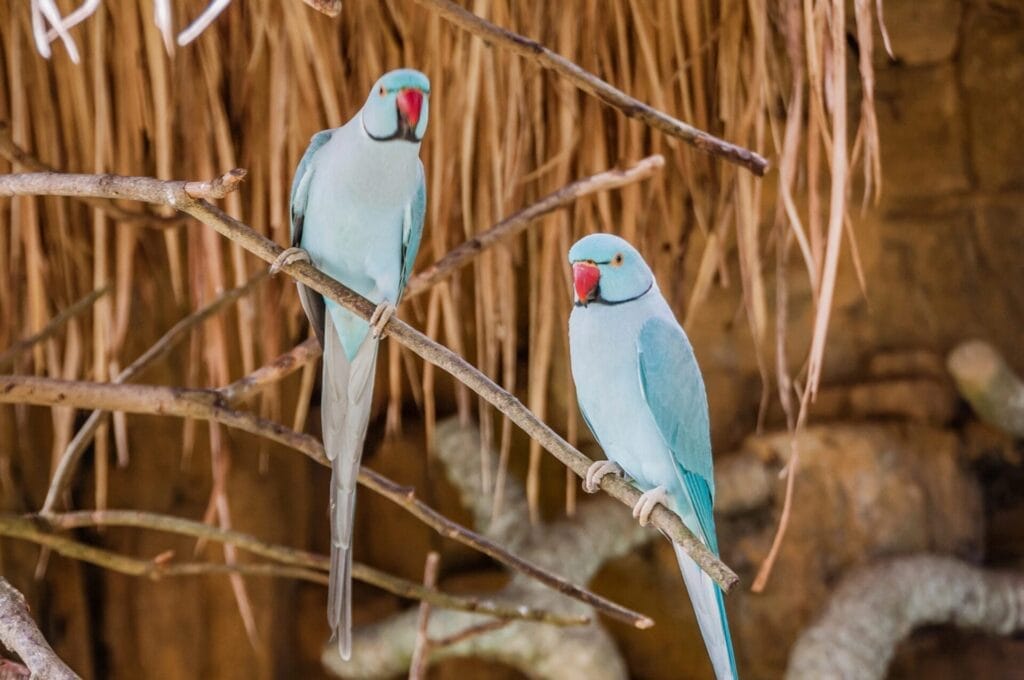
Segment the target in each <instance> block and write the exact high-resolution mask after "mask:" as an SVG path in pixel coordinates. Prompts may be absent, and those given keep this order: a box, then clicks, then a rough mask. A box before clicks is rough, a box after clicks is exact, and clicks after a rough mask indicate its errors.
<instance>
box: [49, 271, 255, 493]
mask: <svg viewBox="0 0 1024 680" xmlns="http://www.w3.org/2000/svg"><path fill="white" fill-rule="evenodd" d="M268 275H269V273H268V272H266V271H264V272H261V273H259V274H257V275H256V276H254V277H253V278H251V279H249V281H248V282H247V283H245V284H243V285H241V286H238V287H237V288H232V289H231V290H229V291H226V292H224V293H223V294H222V295H220V296H219V297H217V298H216V299H215V300H213V301H211V302H210V303H209V304H207V305H205V306H204V307H202V308H200V309H198V310H196V311H195V312H193V313H191V314H189V315H188V316H186V317H185V318H184V319H182V320H181V321H179V322H178V323H176V324H174V325H173V326H171V328H170V329H169V330H168V331H167V332H166V333H164V334H163V335H162V336H160V338H159V339H158V340H157V341H156V342H155V343H153V344H152V345H151V346H150V347H149V349H147V350H146V351H145V352H143V353H142V354H140V355H139V356H138V358H137V359H135V361H133V362H132V363H131V364H129V365H128V366H127V367H126V368H125V369H124V370H122V371H121V372H120V373H118V374H117V375H116V376H115V377H114V380H113V383H114V384H117V385H120V384H122V383H126V382H128V381H129V380H131V379H132V378H134V377H135V376H137V375H138V374H140V373H141V372H142V371H143V370H145V369H146V368H147V367H149V366H150V365H151V364H152V363H153V362H155V361H156V360H157V359H159V358H161V357H163V356H164V355H166V354H167V353H168V352H170V351H171V350H172V349H173V348H174V347H175V346H176V345H177V344H178V343H179V342H180V341H181V340H183V339H184V338H185V337H186V336H187V335H188V333H189V332H190V331H191V330H192V329H193V328H194V327H196V326H198V325H199V324H201V323H203V322H204V321H206V320H207V319H209V318H210V317H211V316H213V315H214V314H216V313H218V312H219V311H221V310H222V309H223V308H224V307H226V306H227V305H229V304H231V303H233V302H235V301H237V300H238V299H240V298H241V297H242V296H244V295H247V294H248V293H250V292H251V291H252V290H253V289H255V288H256V286H257V285H259V283H260V282H261V281H263V280H264V279H266V278H267V277H268ZM105 414H106V412H105V411H93V412H92V413H90V414H89V417H88V418H86V420H85V423H84V424H83V425H82V427H80V428H79V429H78V432H76V433H75V436H74V437H73V438H72V439H71V441H70V442H68V445H67V448H65V449H64V451H63V453H61V456H60V460H59V461H58V462H57V468H56V470H54V473H53V479H52V480H51V481H50V488H49V489H47V491H46V500H45V501H44V502H43V507H42V512H44V513H45V512H52V511H53V510H54V509H55V508H56V507H57V502H58V501H59V500H60V496H61V494H63V493H64V490H65V489H66V488H67V486H68V484H70V483H71V476H72V475H73V474H74V472H75V469H76V468H77V467H78V463H79V461H81V459H82V455H83V454H84V453H85V450H86V448H88V446H89V444H90V443H91V442H92V438H93V436H94V435H95V434H96V430H97V429H98V428H99V426H100V423H102V422H103V417H104V415H105Z"/></svg>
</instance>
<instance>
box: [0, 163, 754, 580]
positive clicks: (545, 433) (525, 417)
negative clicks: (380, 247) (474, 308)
mask: <svg viewBox="0 0 1024 680" xmlns="http://www.w3.org/2000/svg"><path fill="white" fill-rule="evenodd" d="M238 176H239V172H238V171H234V170H233V171H231V172H229V173H228V174H227V175H225V177H238ZM214 183H215V182H214ZM214 183H205V184H206V185H211V184H214ZM197 186H202V184H198V183H194V182H192V183H190V182H182V181H161V180H158V179H154V178H151V177H121V176H115V175H63V174H56V173H38V174H23V175H7V176H2V177H0V196H2V195H21V194H33V195H55V196H93V197H102V198H132V199H135V200H139V201H148V202H151V203H161V204H164V205H171V206H173V207H175V208H177V209H178V210H181V211H182V212H185V213H188V214H189V215H192V216H193V217H195V218H196V219H197V220H199V221H200V222H202V223H203V224H206V225H207V226H209V227H211V228H213V229H214V230H216V231H217V232H218V233H219V234H221V235H222V236H224V237H225V238H228V239H230V240H232V241H234V242H235V243H237V244H239V245H240V246H242V247H243V248H245V249H246V250H248V251H249V252H250V253H252V254H254V255H256V256H257V257H259V258H260V259H262V260H264V261H265V262H267V263H272V262H274V261H275V260H277V258H278V256H279V255H280V254H281V252H282V249H281V247H280V246H278V245H277V244H276V243H274V242H273V241H271V240H270V239H268V238H266V237H265V236H263V235H262V234H260V233H258V232H256V231H255V230H253V229H252V228H251V227H249V226H248V225H246V224H244V223H242V222H240V221H239V220H236V219H235V218H233V217H231V216H230V215H228V214H227V213H225V212H224V211H222V210H220V209H219V208H217V207H216V206H214V205H212V204H210V203H208V202H206V201H204V200H197V199H196V198H194V197H193V195H191V194H190V193H189V188H190V187H192V188H193V190H194V189H195V187H197ZM282 271H284V272H285V273H287V274H288V275H289V276H291V277H292V278H294V279H295V280H297V281H299V282H300V283H303V284H305V285H306V286H308V287H309V288H312V289H313V290H315V291H316V292H318V293H320V294H321V295H324V296H326V297H327V298H329V299H331V300H333V301H335V302H337V303H338V304H340V305H342V306H343V307H345V308H346V309H348V310H349V311H351V312H353V313H355V314H357V315H359V316H360V317H362V318H363V319H366V320H369V318H370V316H371V315H372V314H373V312H374V310H375V308H376V307H375V305H374V304H373V303H372V302H370V301H369V300H367V299H366V298H364V297H362V296H361V295H359V294H357V293H355V292H354V291H352V290H351V289H349V288H348V287H346V286H345V285H343V284H342V283H340V282H338V281H336V280H335V279H333V278H331V277H330V276H328V275H327V274H325V273H324V272H322V271H320V270H319V269H317V268H316V267H314V266H313V265H312V264H310V263H309V262H293V263H291V264H287V265H285V266H284V267H282ZM385 332H386V334H388V335H391V336H392V337H393V338H395V340H397V341H398V342H399V343H400V344H402V345H403V346H404V347H406V348H408V349H410V350H412V351H413V352H415V353H416V354H418V355H419V356H420V357H422V358H423V359H425V360H426V361H429V362H430V363H432V364H434V365H435V366H437V367H439V368H441V369H443V370H445V371H447V372H448V373H450V374H451V375H453V376H454V377H455V378H457V379H458V380H459V381H460V382H462V383H463V384H464V385H466V386H467V387H469V388H470V389H471V390H473V391H474V392H476V393H477V394H478V395H480V396H481V397H483V398H484V399H485V400H486V401H487V402H488V403H490V404H491V405H492V406H494V407H495V408H497V409H498V410H499V411H501V412H502V413H503V414H505V415H506V416H508V418H509V419H510V420H512V421H513V422H514V423H516V425H518V426H519V427H520V428H522V430H523V431H524V432H526V434H528V435H529V436H530V437H531V438H533V439H534V440H535V441H536V442H538V443H539V444H540V445H541V446H542V447H543V448H544V449H546V450H547V451H548V452H550V453H551V454H552V455H554V456H555V457H556V458H558V460H560V461H561V462H562V464H563V465H565V466H566V467H568V468H569V469H571V470H572V471H573V472H574V473H575V474H576V476H578V477H580V478H583V476H584V475H585V474H586V471H587V469H588V468H589V467H590V464H591V463H592V462H593V461H592V460H591V459H589V458H587V457H586V456H585V455H583V454H582V453H580V451H579V450H577V449H576V448H575V447H573V446H572V445H570V444H569V442H567V441H566V440H565V439H563V438H562V437H561V436H559V435H558V434H557V433H556V432H555V431H554V430H552V429H551V428H550V427H549V426H548V425H546V424H545V423H543V422H542V421H541V420H540V419H539V418H537V416H535V415H534V414H533V412H531V411H530V410H529V409H528V408H526V407H525V406H524V405H523V404H522V403H521V402H520V401H519V400H518V399H517V398H516V397H515V396H513V395H512V394H510V393H508V392H506V391H505V390H503V389H502V388H501V387H499V386H498V385H497V384H496V383H495V382H494V381H493V380H491V379H490V378H488V377H487V376H486V375H484V374H483V373H481V372H480V371H479V370H477V369H476V368H475V367H474V366H473V365H472V364H470V363H469V362H468V361H466V360H465V359H464V358H463V357H461V356H459V355H458V354H456V353H455V352H453V351H451V350H450V349H448V348H447V347H445V346H443V345H440V344H438V343H436V342H434V341H433V340H431V339H430V338H428V337H427V336H425V335H424V334H423V333H420V332H419V331H417V330H416V329H414V328H413V327H412V326H409V325H408V324H406V323H405V322H404V321H402V320H401V319H398V318H397V317H395V316H392V317H391V318H390V319H389V321H388V322H387V325H386V326H385ZM278 427H279V426H278ZM280 429H281V430H284V429H285V428H280ZM601 488H602V490H604V491H605V493H607V494H609V495H610V496H612V497H613V498H615V499H617V500H619V501H620V502H622V503H624V504H625V505H628V506H629V507H633V506H635V505H636V503H637V501H638V500H639V498H640V491H639V490H638V489H637V488H636V487H635V486H633V485H632V484H630V483H629V482H627V481H625V480H624V479H621V478H619V477H616V476H614V475H606V476H605V477H604V478H603V479H602V480H601ZM651 520H652V524H653V525H654V526H655V527H656V528H658V529H660V530H661V531H662V532H663V533H664V534H665V535H666V536H668V537H669V538H671V539H672V540H673V541H675V542H676V543H677V544H678V545H679V546H680V547H681V548H682V549H683V550H684V551H686V553H687V554H688V555H689V556H690V557H691V558H692V559H693V560H694V562H696V563H697V564H698V565H699V566H700V567H701V569H703V570H704V571H705V572H706V573H707V574H708V575H709V576H710V577H711V578H712V579H713V580H714V581H715V582H717V583H718V584H719V585H720V586H721V587H722V589H723V590H724V591H725V592H729V591H730V590H731V589H732V588H733V587H735V585H736V584H737V583H738V582H739V577H738V576H737V575H736V574H735V572H733V571H732V570H731V569H730V568H729V567H728V566H726V565H725V563H723V562H722V561H721V560H720V559H718V557H717V556H715V555H714V554H713V553H712V552H711V551H710V550H708V549H707V547H705V546H704V544H703V543H701V541H699V540H698V539H697V538H696V537H695V536H694V535H693V532H691V531H690V530H689V529H688V528H687V527H686V525H685V524H683V521H682V520H681V519H679V516H678V515H676V514H675V513H674V512H672V511H671V510H669V509H668V508H666V507H664V506H661V505H659V506H657V507H656V508H655V510H654V512H653V513H652V514H651Z"/></svg>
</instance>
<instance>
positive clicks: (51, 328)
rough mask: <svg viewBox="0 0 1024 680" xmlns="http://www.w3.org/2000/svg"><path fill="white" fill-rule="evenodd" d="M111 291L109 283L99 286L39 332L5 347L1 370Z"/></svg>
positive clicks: (0, 359) (64, 310) (0, 364)
mask: <svg viewBox="0 0 1024 680" xmlns="http://www.w3.org/2000/svg"><path fill="white" fill-rule="evenodd" d="M109 291H110V286H109V285H107V286H103V287H101V288H97V289H96V290H94V291H92V292H91V293H89V294H87V295H86V296H85V297H83V298H81V299H79V300H78V301H77V302H75V303H74V304H72V305H71V306H70V307H68V308H66V309H63V310H61V312H60V313H59V314H57V316H55V317H53V318H52V319H50V321H49V323H47V324H46V326H44V327H43V329H42V330H41V331H39V332H38V333H35V334H34V335H31V336H29V337H27V338H23V339H21V340H19V341H17V342H16V343H14V344H13V345H11V346H10V347H8V348H7V349H5V350H4V351H3V352H0V370H4V369H7V368H8V367H9V366H10V365H11V364H13V363H14V360H15V359H16V358H17V356H18V355H19V354H21V353H22V352H25V351H27V350H29V349H31V348H32V347H33V346H34V345H35V344H37V343H39V342H42V341H43V340H45V339H47V338H48V337H50V336H51V335H53V334H54V333H56V332H57V331H59V330H60V329H61V327H62V326H63V325H64V324H65V323H67V322H68V321H70V320H71V319H73V318H74V317H76V316H78V315H79V314H81V313H82V312H84V311H86V310H87V309H89V308H90V307H92V305H93V303H94V302H96V301H97V300H99V299H100V298H101V297H103V296H104V295H106V294H107V292H109Z"/></svg>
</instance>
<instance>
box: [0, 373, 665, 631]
mask: <svg viewBox="0 0 1024 680" xmlns="http://www.w3.org/2000/svg"><path fill="white" fill-rule="evenodd" d="M4 402H6V403H28V404H36V405H48V406H53V405H59V406H75V407H78V408H95V409H102V410H104V411H126V412H128V413H147V414H156V415H165V416H179V417H183V418H195V419H197V420H210V421H214V422H218V423H222V424H224V425H228V426H229V427H233V428H236V429H239V430H242V431H244V432H248V433H250V434H254V435H257V436H261V437H265V438H267V439H270V440H271V441H275V442H277V443H279V444H283V445H284V446H288V447H290V448H293V449H295V450H297V451H301V452H302V453H304V454H306V455H307V456H309V457H310V458H312V459H313V460H315V461H316V462H318V463H320V464H321V465H324V466H328V465H329V462H328V460H327V456H326V455H325V454H324V449H323V445H322V444H321V443H320V442H319V441H318V440H317V439H316V438H315V437H312V436H310V435H307V434H301V433H299V432H295V431H294V430H289V429H288V428H287V427H285V426H283V425H281V424H279V423H275V422H272V421H269V420H266V419H264V418H260V417H258V416H256V415H254V414H252V413H246V412H242V411H236V410H233V409H232V408H230V406H228V405H227V404H226V403H225V401H224V397H223V396H222V395H221V394H220V393H219V392H217V391H216V390H205V389H190V388H184V387H157V386H152V385H112V384H108V383H90V382H75V381H65V380H54V379H50V378H36V377H31V376H0V403H4ZM359 483H360V484H363V485H364V486H366V487H367V488H369V489H372V490H373V491H376V492H377V493H379V494H381V495H382V496H384V497H385V498H387V499H389V500H391V501H393V502H395V503H396V504H398V505H399V506H401V507H402V508H404V509H405V510H407V511H408V512H409V513H410V514H412V515H413V516H415V517H416V518H417V519H419V520H420V521H421V522H423V523H424V524H426V525H427V526H429V527H431V528H433V529H434V530H435V531H437V532H438V533H439V534H441V535H442V536H445V537H447V538H451V539H453V540H456V541H459V542H460V543H463V544H465V545H468V546H471V547H473V548H475V549H476V550H479V551H480V552H482V553H484V554H485V555H488V556H490V557H493V558H494V559H495V560H497V561H498V562H500V563H502V564H504V565H506V566H508V567H509V568H511V569H515V570H516V571H519V572H522V573H523V574H526V575H527V576H529V577H530V578H533V579H535V580H537V581H540V582H541V583H544V584H545V585H547V586H549V587H551V588H553V589H555V590H557V591H558V592H560V593H563V594H565V595H568V596H570V597H573V598H575V599H577V600H580V601H581V602H586V603H587V604H590V605H591V606H593V607H595V608H597V609H599V610H601V611H602V612H603V613H605V614H607V615H609V616H611V617H614V618H616V619H618V620H620V621H624V622H626V623H628V624H630V625H632V626H634V627H636V628H648V627H650V626H651V625H652V622H651V620H650V619H649V618H648V617H646V616H644V615H643V614H639V613H637V612H635V611H633V610H631V609H628V608H626V607H623V606H621V605H619V604H616V603H615V602H612V601H611V600H608V599H607V598H604V597H601V596H600V595H597V594H595V593H593V592H591V591H589V590H587V589H586V588H581V587H580V586H577V585H575V584H573V583H570V582H569V581H566V580H565V579H563V578H561V577H560V576H558V575H557V574H554V573H552V572H550V571H548V570H546V569H543V568H541V567H538V566H536V565H535V564H532V563H531V562H528V561H527V560H524V559H522V558H520V557H518V556H516V555H514V554H512V553H510V552H509V551H507V550H505V549H504V548H502V547H501V546H499V545H498V544H497V543H495V542H494V541H491V540H490V539H488V538H486V537H485V536H481V535H480V534H478V533H476V532H474V531H471V530H469V529H467V528H465V527H463V526H461V525H460V524H458V523H456V522H453V521H452V520H450V519H448V518H447V517H445V516H444V515H442V514H441V513H439V512H437V511H436V510H434V509H433V508H431V507H429V506H428V505H425V504H424V503H422V502H420V501H419V500H418V499H417V498H416V497H415V495H414V492H413V490H412V489H410V488H407V487H403V486H401V485H399V484H396V483H395V482H393V481H391V480H390V479H388V478H387V477H384V476H383V475H380V474H378V473H376V472H374V471H372V470H370V469H369V468H367V467H365V466H364V467H362V468H361V469H360V471H359Z"/></svg>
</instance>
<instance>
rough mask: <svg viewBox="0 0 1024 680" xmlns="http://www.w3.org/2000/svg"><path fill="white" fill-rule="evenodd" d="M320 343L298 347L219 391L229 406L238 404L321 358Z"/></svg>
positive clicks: (306, 343) (312, 341)
mask: <svg viewBox="0 0 1024 680" xmlns="http://www.w3.org/2000/svg"><path fill="white" fill-rule="evenodd" d="M320 353H321V350H320V343H318V342H317V341H316V338H309V339H308V340H306V341H304V342H302V343H300V344H298V345H296V346H295V347H293V348H291V349H290V350H288V351H287V352H285V353H284V354H282V355H281V356H279V357H277V358H276V359H274V360H273V361H271V362H270V363H269V364H267V365H266V366H262V367H260V368H258V369H256V370H255V371H253V372H252V373H250V374H249V375H247V376H245V377H243V378H239V379H238V380H236V381H235V382H233V383H231V384H230V385H226V386H225V387H222V388H220V390H218V391H219V392H220V393H221V394H222V395H224V399H225V400H226V401H227V402H228V403H229V404H238V403H239V402H242V401H244V400H246V399H248V398H249V397H251V396H252V395H253V394H256V393H257V392H259V391H260V390H262V389H264V388H265V387H267V386H268V385H271V384H273V383H276V382H278V381H279V380H282V379H283V378H285V377H287V376H289V375H291V374H292V373H294V372H295V371H297V370H299V369H300V368H302V367H303V366H305V365H306V364H308V363H310V362H311V361H315V360H316V358H317V357H319V356H320Z"/></svg>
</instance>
